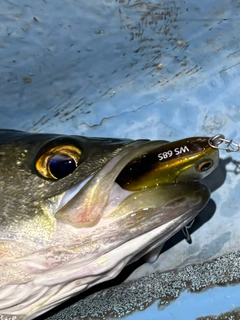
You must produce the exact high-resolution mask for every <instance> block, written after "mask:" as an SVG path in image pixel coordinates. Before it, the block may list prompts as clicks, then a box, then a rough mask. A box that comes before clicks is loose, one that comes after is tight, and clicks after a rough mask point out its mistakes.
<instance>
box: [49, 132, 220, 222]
mask: <svg viewBox="0 0 240 320" xmlns="http://www.w3.org/2000/svg"><path fill="white" fill-rule="evenodd" d="M196 139H198V140H199V141H200V144H201V145H202V149H203V151H202V149H200V151H199V150H197V152H196V150H194V152H192V151H190V150H188V151H189V153H190V154H184V155H183V156H182V157H183V158H184V161H185V163H184V164H183V165H181V163H180V165H179V163H178V162H180V160H179V158H181V157H179V158H178V160H177V161H178V162H177V163H176V162H174V161H175V159H173V160H172V159H169V161H168V162H167V164H166V162H165V163H164V164H162V163H161V162H160V161H159V154H162V150H165V149H166V146H165V143H164V142H162V141H161V142H160V141H146V140H143V141H142V140H139V141H135V142H132V143H130V144H129V145H128V147H126V148H125V149H124V150H122V151H121V152H120V153H119V154H117V155H116V156H115V157H114V158H113V159H111V160H110V161H109V162H108V163H107V164H106V165H105V166H104V167H103V168H102V169H100V170H99V171H98V172H97V173H95V174H94V175H92V176H90V177H88V178H87V179H86V180H84V181H83V182H81V183H80V184H79V185H76V186H74V188H71V189H70V190H68V191H67V192H66V193H65V195H64V197H63V199H62V201H61V203H60V206H59V207H58V210H57V212H56V214H55V216H56V218H57V219H58V221H62V222H64V223H67V224H70V225H72V226H74V227H76V228H82V227H92V226H94V225H95V224H97V223H98V222H99V221H100V220H101V217H102V216H105V217H108V216H109V217H110V216H111V217H112V216H113V215H114V214H116V215H118V216H119V217H120V216H122V217H125V216H126V215H127V214H130V212H131V214H134V213H136V212H139V211H148V210H149V209H151V208H156V207H157V206H158V205H159V202H158V200H157V195H158V193H159V186H162V185H166V184H171V185H174V184H176V183H184V182H191V181H194V182H197V183H199V181H200V180H201V179H202V178H203V177H205V176H206V175H208V174H210V173H211V172H212V171H213V170H214V169H215V168H216V166H217V164H218V159H219V155H218V151H217V150H215V149H212V148H210V147H209V145H208V138H193V139H192V140H193V141H195V140H196ZM189 141H190V143H193V142H192V141H191V139H189V140H188V142H189ZM202 152H204V154H206V157H207V159H208V160H209V159H210V160H211V167H210V168H208V170H207V171H206V172H203V173H202V172H197V170H195V162H197V161H199V159H200V160H201V162H203V160H202ZM149 154H150V156H151V158H150V160H151V161H150V162H149V161H148V162H147V163H146V161H145V160H144V158H147V157H148V156H149ZM195 154H197V156H196V155H195ZM197 157H198V158H197ZM186 160H187V162H186ZM144 161H145V162H144ZM168 163H170V165H169V164H168ZM139 164H140V166H141V167H143V168H141V170H140V173H139V172H138V171H139ZM167 167H169V168H167ZM175 167H177V169H176V168H175ZM178 167H180V168H181V169H180V170H179V169H178ZM189 168H190V169H189ZM136 169H137V170H136ZM190 170H191V172H189V171H190ZM193 170H194V173H192V171H193ZM134 171H136V172H137V175H138V177H137V178H139V176H140V179H139V180H140V182H137V183H135V181H133V182H132V180H133V179H132V177H130V178H129V177H128V175H131V174H132V172H134ZM142 171H143V172H144V174H142ZM165 171H167V174H166V173H165ZM172 172H173V174H172ZM133 176H134V178H135V177H136V174H135V173H134V175H133ZM142 176H143V177H142ZM180 176H181V179H179V177H180ZM137 178H136V179H135V180H137ZM143 179H144V183H142V180H143ZM128 181H129V182H128ZM149 192H150V193H151V195H153V194H154V195H155V196H151V201H152V202H151V203H149V201H148V198H147V194H148V193H149ZM148 197H149V195H148ZM130 203H131V206H130ZM120 207H125V208H127V209H126V212H128V213H126V214H124V213H121V214H120V210H119V209H120ZM130 207H131V210H130V211H129V208H130Z"/></svg>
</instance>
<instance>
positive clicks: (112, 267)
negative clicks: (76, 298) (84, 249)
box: [0, 221, 180, 320]
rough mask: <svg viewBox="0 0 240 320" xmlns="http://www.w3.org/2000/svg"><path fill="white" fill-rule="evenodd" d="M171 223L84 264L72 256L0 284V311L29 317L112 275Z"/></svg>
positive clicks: (17, 316)
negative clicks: (16, 280) (22, 278)
mask: <svg viewBox="0 0 240 320" xmlns="http://www.w3.org/2000/svg"><path fill="white" fill-rule="evenodd" d="M175 223H176V221H171V222H170V224H171V225H172V228H173V229H174V233H175V231H176V230H177V229H176V228H175V227H174V224H175ZM171 225H169V224H168V225H163V226H160V227H157V228H156V229H153V230H151V231H149V232H147V233H144V234H142V235H140V236H138V237H136V238H134V239H131V240H129V241H127V242H125V243H122V245H120V246H118V247H116V248H115V249H112V250H111V251H109V252H106V253H104V254H101V255H100V256H98V257H97V258H96V257H95V258H94V259H92V260H91V261H88V263H87V264H86V263H85V264H83V263H82V264H81V262H79V259H75V260H74V261H70V262H69V263H66V264H65V265H64V264H63V265H61V266H59V267H57V268H56V269H50V270H45V272H43V273H41V274H37V275H35V278H34V279H33V280H32V281H29V282H26V283H21V284H9V285H6V286H5V287H3V288H0V301H1V303H0V315H3V316H6V317H12V318H10V319H16V320H18V319H21V320H31V319H34V318H35V317H37V316H39V315H41V314H43V313H45V312H47V311H48V310H50V309H52V308H54V307H55V306H57V305H58V304H60V303H62V302H63V301H65V300H67V299H68V298H70V297H71V296H73V295H76V294H78V293H80V292H82V291H84V290H86V289H88V288H90V287H92V286H93V285H96V284H98V283H101V282H104V281H107V280H110V279H112V278H114V277H116V276H117V275H118V274H119V273H120V271H121V270H122V269H123V268H124V266H126V265H127V264H129V263H130V262H132V259H133V258H134V257H136V256H137V255H138V256H139V257H140V256H142V255H144V254H146V253H147V252H149V251H150V250H151V249H152V248H154V247H156V244H157V245H158V246H159V245H161V244H162V243H163V242H165V241H166V239H165V238H163V239H160V240H159V235H161V234H163V233H164V232H165V230H166V229H167V228H169V227H171ZM179 228H180V227H179ZM179 228H178V229H179ZM153 244H154V245H153ZM146 245H149V246H148V248H149V250H144V247H145V246H146ZM14 317H15V318H14Z"/></svg>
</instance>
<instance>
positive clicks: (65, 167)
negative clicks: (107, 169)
mask: <svg viewBox="0 0 240 320" xmlns="http://www.w3.org/2000/svg"><path fill="white" fill-rule="evenodd" d="M81 154H82V153H81V150H80V149H78V148H77V147H74V146H66V145H64V146H58V147H53V148H51V149H49V150H47V151H45V152H44V153H43V154H42V155H41V156H40V157H39V158H38V160H37V161H36V169H37V171H38V172H39V173H40V175H41V176H43V177H44V178H47V179H55V180H58V179H62V178H64V177H66V176H68V175H69V174H71V173H73V172H74V171H75V170H76V168H77V167H78V164H79V161H80V159H81Z"/></svg>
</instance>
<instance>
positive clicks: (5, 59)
mask: <svg viewBox="0 0 240 320" xmlns="http://www.w3.org/2000/svg"><path fill="white" fill-rule="evenodd" d="M239 27H240V1H237V0H231V1H229V0H218V1H216V0H212V1H206V0H203V1H197V0H186V1H182V0H175V1H166V0H163V1H157V0H151V1H145V2H144V1H138V0H119V1H117V0H105V1H103V0H89V1H74V0H58V1H56V0H55V1H49V0H42V1H32V0H31V1H30V0H17V1H16V0H12V1H10V0H9V1H6V0H2V1H1V10H0V39H1V41H0V127H1V128H14V129H21V130H27V131H32V132H57V133H66V134H73V133H74V134H79V135H88V136H111V137H129V138H133V139H138V138H149V139H164V140H176V139H181V138H183V137H188V136H196V135H207V136H213V135H215V134H217V133H223V134H224V135H225V136H226V137H227V138H233V139H234V140H236V141H237V142H239V143H240V132H239V124H238V123H239V121H240V32H239ZM221 158H222V161H221V164H220V168H219V170H218V171H217V174H215V176H214V177H213V178H212V179H210V180H208V183H209V185H210V187H211V188H212V190H213V194H212V199H213V200H212V202H211V203H210V209H208V210H205V212H204V215H203V214H201V216H200V218H199V219H200V220H199V224H198V225H197V227H196V228H195V229H194V228H193V230H192V231H194V232H193V233H192V239H193V244H192V245H188V244H187V243H186V241H180V242H179V241H177V240H176V243H177V244H176V245H174V246H173V245H172V244H169V245H168V247H166V248H169V250H165V252H164V253H163V254H162V255H161V256H160V257H159V259H158V261H156V262H155V263H154V264H152V265H149V264H145V265H143V266H141V267H139V268H137V269H136V270H135V272H134V273H133V274H132V275H131V276H130V278H131V279H138V278H140V277H142V276H143V275H146V274H149V273H151V272H153V271H156V270H158V271H166V270H169V269H174V268H177V267H179V266H181V267H183V266H185V265H186V264H192V263H202V262H204V261H206V260H208V259H213V258H215V257H219V256H221V255H224V254H227V253H230V252H233V251H237V250H239V244H240V238H239V227H240V222H239V219H240V210H239V201H238V200H239V194H240V184H239V181H240V176H239V174H238V173H239V170H238V162H237V161H238V160H239V159H240V157H239V154H227V153H224V152H222V153H221ZM232 160H234V161H235V162H234V161H232ZM210 211H211V212H210ZM236 288H238V289H236ZM224 290H225V291H224ZM226 290H228V291H226ZM236 290H239V287H238V285H235V286H230V287H223V288H219V287H218V286H216V287H215V288H213V289H211V290H208V291H206V292H204V294H205V296H204V294H190V293H188V292H187V291H185V292H184V293H182V294H181V295H180V297H179V298H178V299H177V300H176V301H175V302H173V303H171V304H170V305H169V307H165V308H164V309H163V310H161V311H160V310H159V309H158V307H157V305H156V306H155V305H153V306H152V307H150V308H148V309H146V310H145V311H144V312H143V311H142V312H140V313H139V312H138V313H133V314H132V315H131V316H130V318H129V319H132V318H134V317H136V319H139V320H140V319H160V315H161V319H164V320H168V319H177V320H180V319H184V320H187V319H190V320H191V319H196V318H197V317H201V316H207V315H211V314H215V315H216V314H217V315H219V314H220V313H222V312H227V311H231V310H233V309H236V308H237V307H240V298H239V295H238V294H237V291H236ZM209 295H210V296H209ZM234 297H235V298H236V301H235V300H234V299H235V298H234ZM200 304H202V305H203V306H204V307H202V308H198V307H197V306H199V305H200ZM154 306H155V308H154ZM147 312H151V314H150V315H149V314H147ZM164 312H165V313H164ZM181 314H182V315H181ZM154 317H155V318H154ZM188 317H189V318H188ZM126 318H127V317H126ZM236 319H237V318H236Z"/></svg>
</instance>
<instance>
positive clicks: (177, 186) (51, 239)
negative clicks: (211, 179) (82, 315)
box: [0, 129, 219, 320]
mask: <svg viewBox="0 0 240 320" xmlns="http://www.w3.org/2000/svg"><path fill="white" fill-rule="evenodd" d="M208 140H209V138H208V137H191V138H186V139H182V140H179V141H174V142H169V141H165V140H155V141H151V140H147V139H142V140H131V139H120V138H119V139H118V138H94V137H84V136H77V135H62V134H52V133H29V132H23V131H17V130H7V129H2V130H0V175H1V179H0V204H1V205H0V316H1V317H0V318H1V319H11V320H30V319H34V318H35V317H37V316H39V315H41V314H44V313H45V312H47V311H48V310H51V309H52V308H54V307H55V306H57V305H59V304H61V303H62V302H64V301H66V300H67V299H68V298H70V297H72V296H74V295H76V294H78V293H79V292H82V291H85V290H87V289H88V288H90V287H92V286H94V285H96V284H98V283H101V282H103V281H106V280H109V279H112V278H114V277H116V276H117V275H118V274H119V273H120V271H121V270H122V269H123V268H124V267H125V266H126V265H128V264H130V263H132V262H133V261H136V260H137V259H139V258H140V257H143V256H145V257H148V259H149V260H150V261H151V259H152V260H154V259H156V257H158V255H159V253H160V250H161V248H162V245H163V244H164V243H165V242H166V241H167V240H168V239H169V238H170V237H172V236H173V235H174V234H175V233H177V232H178V231H179V230H181V229H182V228H183V227H185V226H186V225H187V224H188V223H189V222H190V221H192V220H193V219H194V218H195V216H196V215H197V214H198V213H199V212H200V211H201V210H202V209H203V208H204V207H205V205H206V204H207V203H208V201H209V199H210V196H211V194H210V191H209V189H208V187H207V186H205V185H204V184H202V183H201V180H202V179H203V178H204V177H206V176H208V175H209V174H210V173H212V172H213V171H214V170H215V169H216V167H217V166H218V162H219V152H218V150H217V149H214V148H212V147H211V146H210V145H209V143H208Z"/></svg>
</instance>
